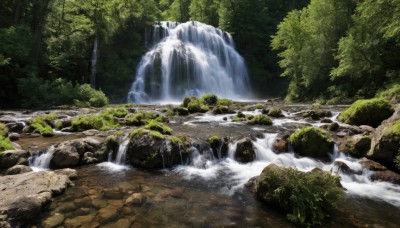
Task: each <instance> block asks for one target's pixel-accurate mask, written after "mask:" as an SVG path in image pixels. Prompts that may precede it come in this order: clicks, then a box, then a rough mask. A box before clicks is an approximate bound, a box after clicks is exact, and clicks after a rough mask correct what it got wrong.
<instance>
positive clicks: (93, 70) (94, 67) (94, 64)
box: [90, 34, 99, 88]
mask: <svg viewBox="0 0 400 228" xmlns="http://www.w3.org/2000/svg"><path fill="white" fill-rule="evenodd" d="M98 46H99V38H98V36H97V34H96V35H95V38H94V44H93V51H92V58H91V59H90V84H91V85H92V87H93V88H94V87H96V70H97V51H98Z"/></svg>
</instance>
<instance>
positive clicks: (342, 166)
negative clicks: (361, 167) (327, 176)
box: [331, 161, 356, 174]
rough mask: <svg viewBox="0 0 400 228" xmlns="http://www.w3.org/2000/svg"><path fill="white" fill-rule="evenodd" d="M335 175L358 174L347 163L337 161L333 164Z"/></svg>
mask: <svg viewBox="0 0 400 228" xmlns="http://www.w3.org/2000/svg"><path fill="white" fill-rule="evenodd" d="M331 171H333V172H334V173H336V174H338V173H344V174H355V173H356V172H355V171H354V170H352V169H351V168H350V167H349V166H348V165H347V164H346V163H344V162H342V161H335V162H334V163H333V168H332V170H331Z"/></svg>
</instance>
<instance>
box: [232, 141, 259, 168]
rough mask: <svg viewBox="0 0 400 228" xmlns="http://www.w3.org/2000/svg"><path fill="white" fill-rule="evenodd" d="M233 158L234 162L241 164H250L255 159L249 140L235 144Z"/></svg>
mask: <svg viewBox="0 0 400 228" xmlns="http://www.w3.org/2000/svg"><path fill="white" fill-rule="evenodd" d="M234 157H235V160H236V161H238V162H242V163H248V162H252V161H254V159H256V153H255V151H254V147H253V142H252V141H251V139H249V138H244V139H241V140H239V141H238V142H237V145H236V150H235V154H234Z"/></svg>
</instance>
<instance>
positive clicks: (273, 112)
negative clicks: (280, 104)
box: [268, 107, 283, 117]
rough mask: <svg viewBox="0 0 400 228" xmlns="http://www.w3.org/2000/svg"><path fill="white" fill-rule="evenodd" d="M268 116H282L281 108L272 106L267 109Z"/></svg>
mask: <svg viewBox="0 0 400 228" xmlns="http://www.w3.org/2000/svg"><path fill="white" fill-rule="evenodd" d="M268 116H271V117H282V116H283V114H282V110H281V109H280V108H277V107H274V108H271V109H270V110H269V111H268Z"/></svg>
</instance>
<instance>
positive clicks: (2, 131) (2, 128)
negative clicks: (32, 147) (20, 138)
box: [0, 123, 8, 137]
mask: <svg viewBox="0 0 400 228" xmlns="http://www.w3.org/2000/svg"><path fill="white" fill-rule="evenodd" d="M7 135H8V127H7V126H6V125H5V124H3V123H0V136H3V137H7Z"/></svg>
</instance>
